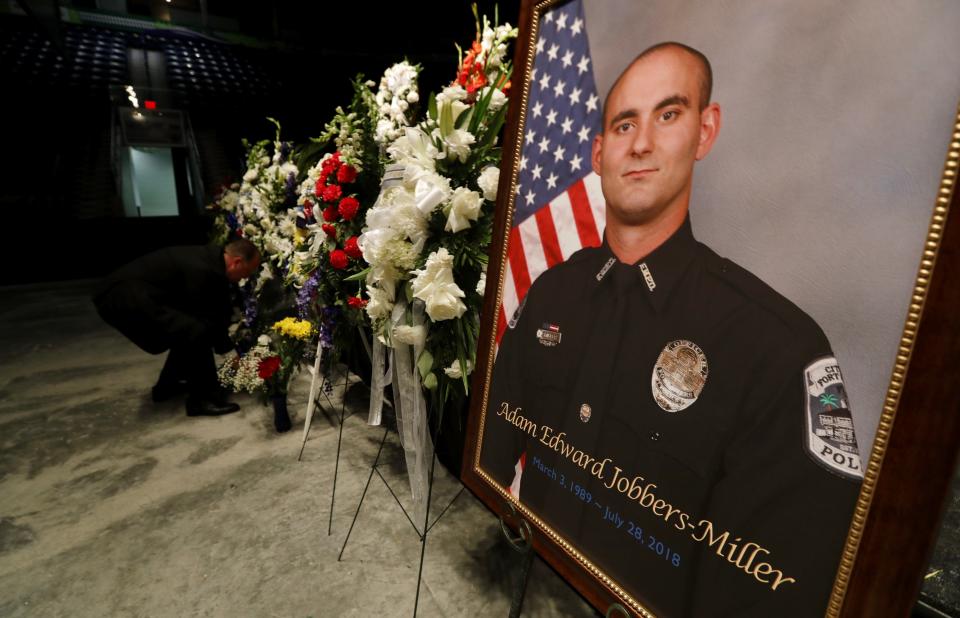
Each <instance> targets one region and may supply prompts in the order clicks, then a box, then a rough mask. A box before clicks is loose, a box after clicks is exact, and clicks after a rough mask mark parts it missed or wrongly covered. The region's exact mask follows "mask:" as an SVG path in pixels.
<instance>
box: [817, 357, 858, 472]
mask: <svg viewBox="0 0 960 618" xmlns="http://www.w3.org/2000/svg"><path fill="white" fill-rule="evenodd" d="M803 381H804V397H805V399H806V405H805V406H804V416H805V418H804V420H805V422H806V428H807V431H806V436H805V438H806V439H805V440H804V447H805V448H806V451H807V454H808V455H809V456H810V457H811V458H812V459H813V460H814V461H815V462H816V463H818V464H820V465H821V466H823V467H825V468H826V469H827V470H830V471H831V472H833V473H834V474H837V475H839V476H842V477H844V478H848V479H855V480H860V479H862V478H863V468H862V467H861V465H860V454H859V452H858V450H857V437H856V435H854V430H853V417H852V416H851V415H850V405H849V403H848V400H847V391H846V389H845V388H844V387H843V376H842V375H841V374H840V365H839V364H837V359H836V358H835V357H833V356H825V357H822V358H818V359H817V360H815V361H813V362H812V363H810V364H809V365H807V366H806V367H805V368H804V370H803Z"/></svg>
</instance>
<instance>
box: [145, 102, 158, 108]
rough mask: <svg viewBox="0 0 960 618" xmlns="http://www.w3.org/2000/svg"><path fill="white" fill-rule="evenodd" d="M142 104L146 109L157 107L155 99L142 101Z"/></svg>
mask: <svg viewBox="0 0 960 618" xmlns="http://www.w3.org/2000/svg"><path fill="white" fill-rule="evenodd" d="M143 106H144V107H145V108H147V109H157V102H156V101H144V102H143Z"/></svg>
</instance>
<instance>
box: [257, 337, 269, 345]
mask: <svg viewBox="0 0 960 618" xmlns="http://www.w3.org/2000/svg"><path fill="white" fill-rule="evenodd" d="M257 345H262V346H269V345H270V336H269V335H260V336H259V337H257Z"/></svg>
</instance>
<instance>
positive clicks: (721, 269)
mask: <svg viewBox="0 0 960 618" xmlns="http://www.w3.org/2000/svg"><path fill="white" fill-rule="evenodd" d="M727 270H728V268H727V265H726V264H723V265H721V266H720V272H722V273H725V272H727Z"/></svg>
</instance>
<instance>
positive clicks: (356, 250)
mask: <svg viewBox="0 0 960 618" xmlns="http://www.w3.org/2000/svg"><path fill="white" fill-rule="evenodd" d="M343 251H344V252H345V253H346V254H347V255H349V256H350V257H352V258H354V259H360V258H362V257H363V251H361V250H360V247H359V246H358V245H357V237H356V236H351V237H350V238H348V239H347V242H345V243H343Z"/></svg>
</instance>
